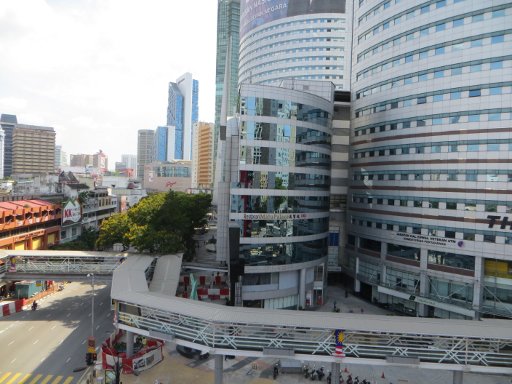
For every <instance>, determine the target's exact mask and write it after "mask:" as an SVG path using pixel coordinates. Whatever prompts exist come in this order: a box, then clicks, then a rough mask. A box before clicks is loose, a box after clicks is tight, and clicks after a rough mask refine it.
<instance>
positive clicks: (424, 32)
mask: <svg viewBox="0 0 512 384" xmlns="http://www.w3.org/2000/svg"><path fill="white" fill-rule="evenodd" d="M427 35H428V28H423V29H422V30H421V31H420V36H427Z"/></svg>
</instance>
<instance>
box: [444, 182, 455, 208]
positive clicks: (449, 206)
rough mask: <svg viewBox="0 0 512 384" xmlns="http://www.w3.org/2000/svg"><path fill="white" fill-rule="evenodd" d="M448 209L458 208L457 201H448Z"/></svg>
mask: <svg viewBox="0 0 512 384" xmlns="http://www.w3.org/2000/svg"><path fill="white" fill-rule="evenodd" d="M454 175H455V174H454ZM446 209H457V203H456V202H452V201H450V202H446Z"/></svg>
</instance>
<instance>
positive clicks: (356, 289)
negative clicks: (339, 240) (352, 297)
mask: <svg viewBox="0 0 512 384" xmlns="http://www.w3.org/2000/svg"><path fill="white" fill-rule="evenodd" d="M358 274H359V256H357V257H356V275H355V279H354V292H356V293H359V292H361V282H360V281H359V279H358V278H357V275H358Z"/></svg>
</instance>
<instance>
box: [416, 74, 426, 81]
mask: <svg viewBox="0 0 512 384" xmlns="http://www.w3.org/2000/svg"><path fill="white" fill-rule="evenodd" d="M427 79H428V75H427V74H426V73H423V74H421V75H419V76H418V81H426V80H427Z"/></svg>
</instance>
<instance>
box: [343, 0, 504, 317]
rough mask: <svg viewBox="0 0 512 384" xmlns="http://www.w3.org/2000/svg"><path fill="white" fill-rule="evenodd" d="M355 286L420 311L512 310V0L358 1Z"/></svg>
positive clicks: (351, 243) (350, 262)
mask: <svg viewBox="0 0 512 384" xmlns="http://www.w3.org/2000/svg"><path fill="white" fill-rule="evenodd" d="M354 15H355V18H354V37H353V42H354V47H353V62H354V66H353V71H352V75H353V82H352V100H353V110H352V132H353V136H352V152H351V161H352V169H351V183H352V185H351V187H350V194H349V205H350V207H349V217H350V233H349V236H348V239H347V243H348V244H347V248H348V253H347V254H348V257H347V258H346V259H345V263H344V268H345V269H346V271H347V272H348V273H349V274H350V275H351V276H352V277H353V278H354V280H355V281H354V287H355V290H356V291H358V292H361V293H362V295H363V296H365V297H367V298H369V299H372V300H374V301H377V302H379V303H385V304H386V305H389V306H391V307H393V308H394V309H397V310H401V311H403V312H405V313H408V314H413V315H419V316H435V317H449V318H460V317H463V318H479V317H481V316H485V315H492V316H504V317H512V258H511V256H510V255H511V254H512V232H511V231H510V229H511V228H510V220H509V217H510V215H509V212H512V197H511V195H510V189H511V185H510V183H511V182H512V178H511V175H512V169H511V163H512V152H511V149H512V134H511V132H512V131H511V128H510V125H511V119H512V116H511V113H512V109H511V105H512V88H511V86H512V59H511V58H512V56H511V54H512V34H511V30H510V20H511V19H512V4H511V3H510V1H499V0H498V1H487V0H482V1H463V0H437V1H415V2H410V1H371V0H359V1H358V2H356V5H355V10H354Z"/></svg>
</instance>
